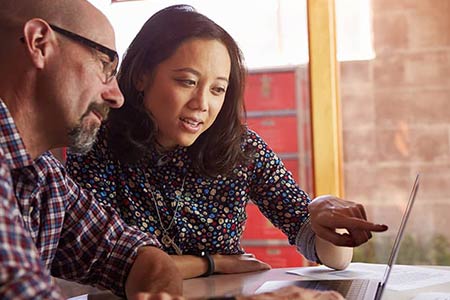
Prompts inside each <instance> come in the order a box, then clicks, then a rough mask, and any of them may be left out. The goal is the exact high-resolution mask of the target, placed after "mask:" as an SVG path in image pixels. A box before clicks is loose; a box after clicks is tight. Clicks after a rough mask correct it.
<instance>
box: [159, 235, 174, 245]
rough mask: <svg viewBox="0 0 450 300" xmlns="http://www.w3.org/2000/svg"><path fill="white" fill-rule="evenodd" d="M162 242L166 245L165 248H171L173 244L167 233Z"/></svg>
mask: <svg viewBox="0 0 450 300" xmlns="http://www.w3.org/2000/svg"><path fill="white" fill-rule="evenodd" d="M161 242H162V243H163V244H164V246H166V247H170V246H172V244H173V240H172V239H171V238H170V237H169V235H168V234H167V233H164V234H163V236H162V239H161Z"/></svg>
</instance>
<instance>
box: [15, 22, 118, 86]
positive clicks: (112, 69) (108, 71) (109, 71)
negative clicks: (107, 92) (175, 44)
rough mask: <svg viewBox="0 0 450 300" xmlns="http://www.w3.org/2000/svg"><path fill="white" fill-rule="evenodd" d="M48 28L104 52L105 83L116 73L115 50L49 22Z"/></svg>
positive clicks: (116, 56) (116, 55) (22, 39)
mask: <svg viewBox="0 0 450 300" xmlns="http://www.w3.org/2000/svg"><path fill="white" fill-rule="evenodd" d="M49 26H50V28H51V29H53V30H54V31H56V32H58V33H60V34H62V35H64V36H65V37H68V38H70V39H71V40H73V41H76V42H79V43H81V44H83V45H85V46H88V47H90V48H92V49H95V50H97V51H100V52H101V53H103V54H106V55H107V56H108V58H109V61H108V62H106V61H104V60H102V59H101V61H102V63H103V73H104V74H105V83H109V82H111V81H112V80H113V78H114V76H116V74H117V66H118V64H119V55H118V54H117V52H116V51H114V50H112V49H109V48H108V47H105V46H103V45H100V44H99V43H97V42H94V41H92V40H90V39H88V38H85V37H83V36H81V35H78V34H76V33H74V32H71V31H68V30H66V29H63V28H61V27H58V26H56V25H53V24H49ZM20 40H21V41H22V42H24V41H25V40H24V38H23V37H22V38H21V39H20Z"/></svg>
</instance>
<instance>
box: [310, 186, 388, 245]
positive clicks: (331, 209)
mask: <svg viewBox="0 0 450 300" xmlns="http://www.w3.org/2000/svg"><path fill="white" fill-rule="evenodd" d="M308 210H309V213H310V216H311V227H312V229H313V230H314V232H315V233H316V235H317V236H319V237H320V238H322V239H324V240H326V241H329V242H331V243H332V244H334V245H336V246H344V247H356V246H359V245H361V244H364V243H365V242H367V241H368V240H369V239H370V238H371V237H372V233H371V232H372V231H374V232H382V231H386V230H387V229H388V227H387V226H386V225H380V224H375V223H372V222H369V221H367V216H366V212H365V210H364V206H362V205H361V204H358V203H355V202H351V201H347V200H343V199H340V198H337V197H334V196H330V195H326V196H320V197H317V198H315V199H314V200H313V201H312V202H311V203H310V204H309V206H308ZM338 229H341V231H340V232H337V230H338ZM342 229H345V231H342Z"/></svg>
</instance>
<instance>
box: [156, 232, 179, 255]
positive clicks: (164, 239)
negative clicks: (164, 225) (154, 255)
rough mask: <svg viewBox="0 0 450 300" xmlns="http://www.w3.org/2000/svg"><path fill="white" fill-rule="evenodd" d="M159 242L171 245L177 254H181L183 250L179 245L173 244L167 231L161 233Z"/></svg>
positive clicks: (167, 245)
mask: <svg viewBox="0 0 450 300" xmlns="http://www.w3.org/2000/svg"><path fill="white" fill-rule="evenodd" d="M161 242H162V243H163V244H164V246H166V247H172V248H173V249H174V250H175V253H176V254H177V255H183V251H181V249H180V247H178V246H177V244H175V242H174V240H173V239H172V238H171V237H170V236H169V235H168V234H167V233H164V234H163V236H162V238H161Z"/></svg>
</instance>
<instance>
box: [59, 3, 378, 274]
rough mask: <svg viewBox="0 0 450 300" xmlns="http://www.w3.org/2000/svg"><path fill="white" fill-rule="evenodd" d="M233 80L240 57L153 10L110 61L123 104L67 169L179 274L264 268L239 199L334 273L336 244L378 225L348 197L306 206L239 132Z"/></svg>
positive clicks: (203, 23)
mask: <svg viewBox="0 0 450 300" xmlns="http://www.w3.org/2000/svg"><path fill="white" fill-rule="evenodd" d="M244 79H245V67H244V64H243V59H242V55H241V52H240V50H239V48H238V46H237V45H236V43H235V41H234V40H233V39H232V38H231V36H230V35H229V34H228V33H227V32H226V31H224V30H223V29H222V28H221V27H220V26H218V25H217V24H215V23H214V22H213V21H211V20H210V19H208V18H207V17H205V16H204V15H202V14H199V13H197V12H196V11H195V10H194V9H193V8H192V7H190V6H186V5H178V6H172V7H168V8H166V9H163V10H161V11H159V12H158V13H156V14H155V15H153V16H152V17H151V18H150V19H149V20H148V21H147V22H146V23H145V24H144V26H143V27H142V29H141V31H140V32H139V33H138V35H137V36H136V37H135V39H134V40H133V42H132V43H131V45H130V47H129V48H128V51H127V52H126V55H125V58H124V60H123V63H122V65H121V70H120V72H119V76H118V81H119V85H120V88H121V90H122V92H123V94H124V96H125V99H126V101H125V105H124V106H123V107H122V108H121V109H120V110H115V111H112V112H111V115H110V119H109V121H108V123H107V124H106V126H105V127H104V128H103V129H102V130H101V132H100V135H99V140H98V142H97V144H96V145H95V147H94V149H93V151H91V152H90V153H88V154H87V155H86V156H72V155H71V156H69V158H68V162H67V165H68V170H69V172H70V173H71V174H72V175H73V177H74V178H75V179H76V180H77V181H78V182H79V183H80V184H81V185H83V186H84V187H85V188H88V189H91V190H92V191H93V192H94V194H95V195H96V196H97V197H98V199H99V201H101V202H102V203H105V204H109V205H112V206H113V207H114V208H116V210H118V212H119V213H120V214H121V216H122V217H123V218H124V220H125V221H127V222H128V223H130V224H133V225H136V226H138V227H139V228H140V229H141V230H142V231H145V232H150V233H152V234H154V235H156V236H157V237H158V239H159V240H160V241H161V244H162V247H163V249H164V250H165V251H167V252H168V253H170V254H173V257H174V259H175V261H176V263H177V264H178V266H179V268H180V270H181V271H182V273H183V275H184V276H185V278H189V277H195V276H199V275H209V274H211V273H212V272H214V271H216V272H222V273H233V272H246V271H253V270H258V269H266V268H268V267H269V266H268V265H266V264H265V263H263V262H260V261H258V260H256V259H254V258H252V257H249V256H246V255H244V253H245V252H244V249H243V248H242V247H241V245H240V238H241V235H242V232H243V230H244V226H245V222H246V218H247V217H246V214H245V207H246V205H247V203H248V201H250V200H251V201H252V202H254V203H255V204H257V205H258V206H259V208H260V210H261V211H262V212H263V213H264V215H265V216H267V218H268V219H269V220H270V221H271V222H272V223H273V224H274V225H275V226H277V227H278V228H280V229H281V230H282V231H283V232H284V233H285V234H286V235H287V237H288V239H289V242H290V244H292V245H296V246H297V248H298V250H299V251H300V252H301V253H302V254H303V255H304V256H305V257H306V258H307V259H309V260H311V261H316V262H322V263H324V264H326V265H328V266H330V267H333V268H337V269H342V268H345V267H346V266H347V265H348V263H349V262H350V260H351V257H352V253H353V252H352V249H351V248H346V247H338V246H347V247H353V246H357V245H360V244H362V243H364V242H366V241H367V240H368V239H369V238H370V237H371V231H384V230H386V229H387V227H386V226H384V225H375V224H373V223H370V222H367V221H366V216H365V212H364V208H363V207H362V206H361V205H358V204H355V203H353V202H348V201H345V200H341V199H337V198H335V197H332V196H322V197H319V198H317V199H315V200H314V201H313V202H311V201H310V199H309V197H308V196H307V195H306V193H304V192H303V191H302V190H301V189H300V188H299V187H298V186H297V184H296V183H295V181H294V179H293V178H292V175H291V174H290V173H289V172H288V171H287V170H286V168H285V167H284V165H283V163H282V162H281V161H280V159H279V158H278V157H277V156H276V154H275V153H274V152H273V151H272V150H271V149H270V147H269V146H268V145H267V144H266V143H265V142H264V141H263V140H262V139H261V138H260V137H259V136H258V135H257V134H256V133H255V132H253V131H251V130H249V129H248V128H247V127H246V126H245V125H244V123H243V120H242V116H243V115H244V105H243V90H244ZM336 228H346V229H347V231H348V233H345V234H338V233H336V231H335V229H336ZM336 245H337V246H336ZM196 256H205V258H206V259H204V258H198V257H196Z"/></svg>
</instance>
